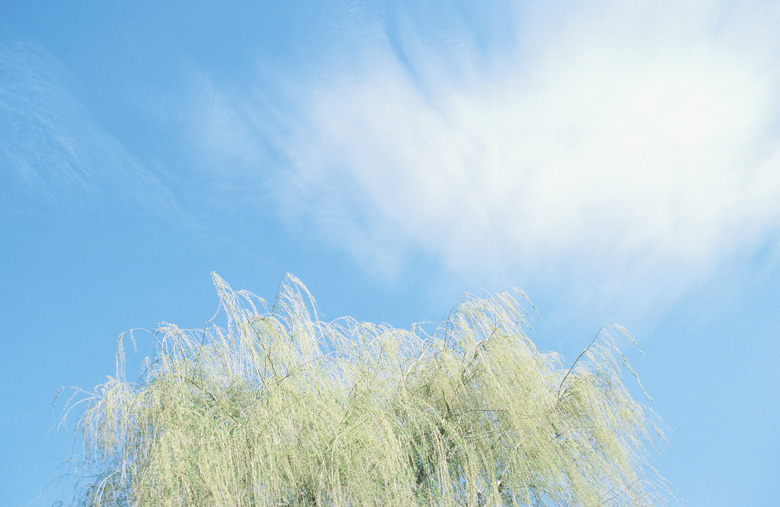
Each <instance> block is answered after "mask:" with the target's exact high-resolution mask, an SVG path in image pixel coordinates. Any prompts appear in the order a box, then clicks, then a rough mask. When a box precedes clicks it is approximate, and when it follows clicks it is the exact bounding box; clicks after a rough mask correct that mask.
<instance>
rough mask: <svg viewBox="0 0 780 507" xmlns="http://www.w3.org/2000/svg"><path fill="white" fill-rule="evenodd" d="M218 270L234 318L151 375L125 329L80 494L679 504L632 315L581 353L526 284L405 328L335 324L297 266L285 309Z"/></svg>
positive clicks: (85, 411) (97, 394)
mask: <svg viewBox="0 0 780 507" xmlns="http://www.w3.org/2000/svg"><path fill="white" fill-rule="evenodd" d="M212 276H213V280H214V284H215V286H216V289H217V292H218V295H219V298H220V301H221V312H218V313H223V317H224V320H225V321H226V322H223V325H222V326H219V325H216V324H215V323H214V318H212V320H210V321H209V322H208V323H207V325H206V326H204V328H203V329H201V330H183V329H180V328H178V327H177V326H175V325H173V324H168V323H163V324H160V325H159V326H158V327H157V328H156V329H155V330H154V331H153V332H152V334H153V336H154V337H155V343H156V348H157V350H156V355H155V357H153V358H148V359H147V360H146V361H145V363H144V371H143V373H142V375H141V377H140V379H139V380H138V381H137V382H128V381H127V380H126V379H125V376H124V369H125V366H124V349H123V344H122V342H123V338H126V336H125V335H123V336H120V339H119V345H118V352H117V372H116V376H115V377H113V378H112V377H108V379H107V381H106V382H105V383H104V384H102V385H100V386H98V387H97V388H95V389H94V391H91V392H87V391H76V392H75V393H74V396H73V397H71V399H70V400H69V401H68V402H67V403H66V407H65V410H64V412H63V417H62V421H61V422H62V424H64V423H65V420H66V418H68V417H69V416H70V417H72V418H73V417H76V418H77V423H76V427H77V429H78V430H79V432H80V434H81V435H82V436H83V445H82V450H81V451H80V452H79V453H78V456H76V457H75V458H74V462H75V463H76V465H75V470H74V473H75V475H76V476H77V477H79V481H78V482H77V486H76V488H75V492H74V499H73V502H74V503H77V504H81V505H415V504H422V505H470V506H471V505H474V506H476V505H497V504H507V505H587V506H590V505H656V504H660V503H668V502H667V498H668V493H667V492H668V488H667V487H666V486H665V483H664V481H663V479H662V478H661V477H660V476H658V474H657V473H655V471H654V469H653V468H652V467H651V466H650V465H649V463H648V461H647V458H648V451H649V450H650V449H652V448H653V447H654V445H655V442H658V441H659V440H663V433H662V428H661V424H662V423H661V422H660V420H658V419H657V417H655V416H654V415H653V413H652V412H651V411H650V410H649V409H648V408H646V407H644V406H642V405H641V404H640V403H638V402H637V401H635V400H634V399H633V398H632V397H631V396H630V394H629V392H628V391H627V389H626V387H625V386H624V384H623V383H622V380H621V379H622V371H623V370H624V367H628V369H629V370H630V366H629V365H628V363H627V361H626V360H625V357H624V356H623V355H622V354H621V353H620V352H619V350H618V348H617V347H616V345H615V337H616V336H615V335H616V334H617V333H619V332H622V328H619V327H613V328H608V329H604V330H602V331H601V332H600V333H599V335H597V337H596V339H594V341H593V342H592V343H591V344H590V345H589V346H588V347H587V348H586V349H585V350H584V351H583V353H582V354H581V355H580V356H579V357H578V358H577V359H576V360H575V361H573V363H570V364H565V363H564V362H563V360H562V358H561V357H559V356H558V355H556V354H554V353H549V352H540V351H539V350H538V349H537V348H536V347H535V346H534V344H533V343H532V342H531V341H530V340H529V339H528V337H527V336H526V330H527V328H526V324H525V319H526V316H527V315H526V314H525V312H524V310H523V309H522V307H521V306H520V305H519V303H518V301H517V298H516V296H517V295H518V294H522V293H520V292H519V291H517V292H503V293H500V294H497V295H495V296H492V297H489V298H474V297H467V298H464V299H463V300H462V301H461V303H460V304H458V306H457V307H455V308H454V309H453V311H452V312H451V313H450V315H449V317H448V319H447V320H446V321H445V322H443V323H442V324H440V325H439V326H437V327H436V328H435V329H431V328H430V327H429V328H428V330H429V331H425V330H424V329H423V327H424V326H413V327H412V328H411V329H410V330H402V329H395V328H392V327H390V326H387V325H376V324H370V323H363V322H357V321H355V320H354V319H351V318H342V319H339V320H336V321H333V322H323V321H320V320H319V319H318V317H317V314H316V310H315V306H314V301H313V299H312V298H311V295H310V294H309V292H308V291H307V289H306V288H305V287H304V285H303V284H302V283H301V282H300V281H298V280H297V279H296V278H295V277H293V276H291V275H287V276H286V278H285V279H284V280H283V283H282V284H281V285H280V288H279V292H278V293H277V295H276V298H275V300H274V302H273V304H272V305H270V306H269V305H266V304H265V303H264V302H263V301H262V300H261V299H260V298H258V297H256V296H255V295H253V294H251V293H249V292H246V291H233V290H232V289H231V288H230V287H229V286H228V284H227V283H225V281H224V280H222V278H220V277H219V276H218V275H216V274H212ZM130 337H132V335H130ZM630 371H632V372H633V370H630Z"/></svg>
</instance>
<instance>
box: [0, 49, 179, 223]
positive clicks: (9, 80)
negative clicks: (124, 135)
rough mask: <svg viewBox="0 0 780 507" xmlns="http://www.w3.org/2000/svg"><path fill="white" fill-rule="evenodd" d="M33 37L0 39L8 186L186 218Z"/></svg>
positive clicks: (74, 201) (2, 146)
mask: <svg viewBox="0 0 780 507" xmlns="http://www.w3.org/2000/svg"><path fill="white" fill-rule="evenodd" d="M66 75H67V72H66V70H65V69H63V68H62V67H61V65H60V64H59V62H58V61H57V60H56V58H54V57H53V56H51V55H50V54H49V53H47V52H46V50H45V49H43V48H42V47H40V46H39V45H37V44H34V43H18V44H16V45H11V46H0V76H1V77H0V126H2V132H3V135H2V136H0V163H1V164H2V167H3V171H2V181H3V186H4V190H5V193H6V194H7V195H8V196H13V197H14V198H15V199H19V198H20V197H23V198H24V199H25V200H27V199H29V201H27V202H34V203H47V204H48V205H52V206H54V207H55V208H57V209H67V210H70V211H75V212H84V211H86V210H89V209H99V210H104V209H119V208H123V209H126V210H127V209H131V210H135V211H138V210H143V211H144V212H146V213H153V214H155V215H158V216H164V217H167V218H169V219H173V220H177V221H181V220H182V219H185V218H186V213H184V212H183V211H182V210H181V209H180V208H179V206H178V205H177V204H176V200H175V199H174V196H173V194H172V193H171V191H170V190H169V189H168V188H167V186H166V185H165V183H163V181H161V180H160V178H159V177H158V176H157V175H156V174H154V173H153V172H152V171H150V170H149V169H147V168H146V167H144V164H143V163H142V162H141V161H139V160H138V159H137V158H136V157H134V156H133V155H132V154H130V153H128V152H127V150H126V149H125V147H124V146H123V144H122V143H121V142H120V141H119V140H118V139H117V138H115V137H114V136H112V135H111V134H109V133H107V132H105V131H104V130H103V129H102V128H101V127H100V125H99V124H98V122H97V121H96V120H95V118H94V117H93V116H92V114H91V113H90V111H89V110H88V109H87V108H86V107H85V106H84V104H83V103H82V102H81V101H80V100H79V99H78V98H77V97H76V96H74V95H73V93H71V92H70V91H69V87H68V86H67V84H66V78H65V76H66Z"/></svg>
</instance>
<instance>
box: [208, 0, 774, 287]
mask: <svg viewBox="0 0 780 507" xmlns="http://www.w3.org/2000/svg"><path fill="white" fill-rule="evenodd" d="M452 5H453V6H454V7H453V9H451V10H450V11H447V12H445V14H444V15H441V12H439V13H438V14H437V15H439V18H437V20H436V22H435V23H434V22H433V21H431V25H432V26H433V27H435V29H431V27H429V26H427V25H426V20H429V21H430V20H432V18H431V17H430V16H429V15H428V14H426V13H424V12H410V11H409V10H403V9H402V10H394V9H388V10H387V11H386V12H385V13H384V14H383V15H382V16H384V18H381V16H380V18H381V19H380V21H381V22H377V23H374V24H370V23H367V24H366V25H365V26H366V27H373V28H374V29H375V30H374V31H371V32H370V33H367V32H366V30H363V31H362V32H361V33H360V35H359V37H360V40H361V41H362V44H356V45H355V46H354V49H353V50H352V51H351V52H349V53H347V54H341V55H340V56H338V57H334V58H333V60H332V61H329V62H327V63H326V64H323V63H322V62H318V65H319V66H320V67H324V68H325V69H326V70H325V71H323V72H321V73H319V74H318V75H317V76H316V78H314V79H310V80H308V81H307V83H306V85H305V86H303V87H302V89H301V87H300V86H299V88H298V89H297V90H296V92H295V94H293V95H294V96H292V97H291V100H290V103H289V104H290V115H289V116H290V117H294V119H295V121H297V122H298V124H297V127H296V128H292V129H289V130H287V131H284V132H282V131H280V132H275V133H269V132H264V133H262V134H258V136H257V137H256V138H255V141H254V142H255V143H260V142H264V143H269V141H270V144H272V145H273V146H274V149H275V150H277V152H278V153H281V154H283V156H284V159H285V162H286V164H287V165H286V166H285V167H284V168H283V169H280V170H278V171H276V172H275V176H274V182H275V188H276V192H277V197H278V202H279V203H280V206H282V209H283V210H285V211H284V212H285V213H286V214H287V215H288V216H294V217H297V219H298V220H300V221H301V222H303V223H306V224H307V226H306V227H313V228H315V229H316V230H317V231H318V233H319V234H321V235H323V236H324V237H327V238H330V239H331V240H332V241H333V242H334V243H335V244H338V245H340V246H342V247H345V248H346V249H347V250H348V251H349V252H350V253H351V254H352V255H354V256H355V257H356V258H357V259H359V260H360V261H361V262H362V263H364V265H366V266H367V267H368V268H369V269H372V270H379V271H384V272H385V274H386V275H387V276H394V275H396V274H398V273H400V272H402V270H403V266H404V262H405V258H406V256H407V255H409V254H410V253H412V252H418V253H419V252H423V253H424V254H426V255H429V256H431V257H433V258H436V259H438V260H439V261H440V262H441V263H442V264H443V265H445V266H446V267H447V268H448V269H449V270H451V271H453V272H456V273H479V274H482V275H486V276H492V277H495V278H500V277H503V276H504V275H506V274H507V273H518V272H521V273H527V274H528V276H533V275H532V273H538V272H551V271H560V270H564V271H566V270H570V271H572V272H581V273H586V274H587V276H592V275H593V273H601V274H603V275H604V276H613V277H620V276H624V275H625V274H626V273H644V275H643V276H645V279H653V278H657V275H658V273H660V272H663V273H665V275H664V276H665V277H666V278H667V279H668V280H672V281H679V282H680V283H685V280H688V279H690V277H691V276H696V274H697V273H699V274H703V273H707V272H709V270H711V269H712V268H713V267H714V266H716V265H717V264H718V263H719V262H721V261H722V260H723V259H725V258H726V257H728V256H729V255H731V254H733V253H735V252H738V251H743V250H745V249H750V248H753V247H754V246H755V245H757V244H758V243H760V242H762V241H764V240H766V238H767V237H769V236H771V235H772V234H776V233H777V228H778V225H777V224H778V223H780V169H779V168H780V131H778V125H780V102H779V100H778V97H780V93H778V92H780V70H777V69H780V65H778V63H780V62H779V61H778V60H779V59H778V56H780V52H779V51H778V50H779V49H780V46H778V43H777V40H776V27H777V26H780V9H778V8H777V7H775V6H773V5H771V4H770V3H759V2H757V3H754V4H751V5H750V6H745V5H744V4H740V5H737V4H736V3H734V2H728V1H711V2H634V3H631V4H630V5H628V4H623V3H612V2H595V3H593V2H584V3H581V4H567V6H565V8H564V6H562V5H557V4H556V3H554V2H553V3H550V4H548V5H547V6H544V7H538V8H534V9H535V10H534V9H526V10H525V11H522V12H518V11H513V10H512V9H509V8H508V7H507V8H505V9H503V8H502V9H497V10H494V11H492V12H490V11H487V12H483V13H470V12H467V8H466V7H465V6H462V5H461V4H456V3H453V4H452ZM459 5H460V7H458V6H459ZM417 8H419V9H423V8H422V7H413V6H412V7H409V9H417ZM353 35H354V34H353ZM349 36H350V35H345V37H349ZM328 69H329V70H328ZM244 98H245V100H244V102H243V103H242V104H243V105H242V106H241V109H243V108H246V109H247V110H252V108H253V100H252V99H251V93H249V92H247V93H245V94H244ZM215 118H216V117H215ZM222 118H224V116H222ZM217 119H218V118H217ZM242 122H244V124H248V123H247V120H246V118H245V119H244V120H242ZM252 142H253V141H252V140H247V143H249V144H251V143H252ZM610 273H611V275H610Z"/></svg>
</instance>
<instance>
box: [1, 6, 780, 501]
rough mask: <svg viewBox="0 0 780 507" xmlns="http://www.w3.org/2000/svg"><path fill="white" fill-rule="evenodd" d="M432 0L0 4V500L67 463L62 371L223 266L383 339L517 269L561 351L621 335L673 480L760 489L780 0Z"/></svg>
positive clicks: (773, 364) (771, 427)
mask: <svg viewBox="0 0 780 507" xmlns="http://www.w3.org/2000/svg"><path fill="white" fill-rule="evenodd" d="M420 4H422V2H412V1H409V2H403V1H396V2H392V1H388V2H379V1H365V2H357V1H351V2H349V1H347V2H343V1H342V2H328V1H324V2H323V1H317V2H314V1H309V2H306V1H285V2H282V1H269V2H221V3H209V2H199V3H192V2H167V3H165V5H161V4H160V3H159V2H150V1H136V2H116V3H111V4H109V3H102V2H67V3H55V4H52V3H44V2H37V1H24V2H21V1H15V0H6V1H5V2H4V4H3V7H2V12H3V13H2V15H0V224H2V225H1V226H2V229H1V230H2V236H3V241H2V243H0V285H1V286H2V289H3V290H1V291H0V308H2V310H0V311H1V312H2V313H1V315H2V322H3V325H2V326H0V406H1V407H2V411H0V435H1V436H0V477H2V480H0V498H2V499H3V502H2V503H3V504H5V505H24V504H25V503H27V502H35V501H36V497H38V495H39V494H40V493H41V492H42V490H43V489H44V487H45V486H46V485H47V483H48V481H49V480H50V479H52V478H54V477H56V476H57V466H58V465H59V464H60V463H61V462H62V461H63V460H64V459H65V458H66V457H67V454H68V451H69V449H70V443H71V439H72V438H73V433H72V426H71V428H70V430H69V431H67V432H59V433H58V432H56V431H50V429H51V428H52V427H53V426H55V425H56V422H57V418H58V415H59V411H60V410H61V406H62V404H61V403H60V405H59V406H58V407H55V408H52V401H53V399H54V396H55V394H56V393H57V391H58V389H59V388H60V387H61V386H71V385H73V386H78V387H82V388H91V387H92V386H94V385H96V384H98V383H100V382H102V381H103V380H104V379H105V377H106V375H110V374H112V373H113V370H114V353H115V344H116V338H117V336H118V335H119V334H120V333H122V332H123V331H126V330H128V329H131V328H147V329H151V328H153V327H154V326H155V325H156V324H157V323H159V322H161V321H169V322H174V323H176V324H178V325H180V326H183V327H200V326H201V325H202V324H203V323H204V322H205V321H206V320H207V319H209V318H210V317H211V316H212V315H213V313H214V311H215V309H216V306H217V298H216V293H215V291H214V289H213V287H212V286H211V279H210V276H209V273H210V272H211V271H216V272H217V273H219V274H220V275H221V276H222V277H223V278H224V279H225V280H226V281H227V282H228V283H230V284H231V285H232V286H233V287H234V288H241V289H248V290H251V291H253V292H255V293H257V294H258V295H260V296H261V297H264V298H266V299H268V298H271V297H273V295H274V293H275V290H276V287H277V285H278V282H279V280H280V278H281V277H282V275H283V274H284V273H285V272H291V273H293V274H295V275H296V276H297V277H299V278H300V279H301V280H302V281H303V282H304V283H305V284H306V285H307V286H308V287H309V289H310V291H311V292H312V294H313V295H314V297H315V298H316V299H317V302H318V304H319V307H320V309H321V310H322V312H323V314H324V317H325V318H326V319H335V318H337V317H339V316H342V315H350V316H353V317H355V318H357V319H359V320H368V321H374V322H389V323H390V324H392V325H395V326H398V327H409V326H410V325H411V324H412V323H413V322H418V321H438V320H441V319H444V318H445V317H446V315H447V313H448V311H449V310H450V309H451V308H452V306H454V305H455V304H456V302H457V301H458V299H459V298H460V296H461V295H462V294H463V292H465V291H476V292H478V291H481V290H483V289H487V290H490V291H496V290H501V289H505V288H509V287H519V288H521V289H523V290H524V291H525V292H526V293H527V294H528V296H529V297H530V299H531V301H532V302H533V303H534V304H535V306H536V308H537V310H538V312H539V314H540V316H541V318H540V319H537V320H535V321H534V322H532V327H533V332H532V336H531V337H532V339H533V340H534V341H535V342H536V343H537V345H538V346H539V347H540V348H542V349H545V350H555V351H558V352H561V353H563V354H564V355H566V356H567V357H569V358H570V359H573V358H574V357H576V355H577V353H578V352H579V351H580V350H581V349H582V348H584V347H585V346H587V344H588V343H589V342H590V339H591V338H592V337H593V336H594V335H595V333H596V332H597V331H598V330H599V328H600V327H601V326H603V325H607V324H611V323H619V324H621V325H623V326H624V327H626V328H627V329H628V331H629V332H630V333H631V334H632V335H633V336H634V337H635V338H636V339H637V340H638V341H639V343H640V344H641V345H642V348H643V350H644V352H645V355H638V354H636V353H634V352H631V353H630V359H631V360H632V362H633V364H634V366H635V368H636V370H637V371H638V373H639V375H640V378H641V379H642V381H643V384H644V385H645V387H646V388H647V390H648V391H649V393H650V394H651V395H652V396H653V398H654V400H653V401H652V402H648V403H649V405H650V407H651V408H652V409H653V410H655V411H656V412H657V413H658V414H659V415H660V416H661V418H662V419H663V420H664V421H665V422H666V423H667V424H668V425H669V426H670V427H671V430H672V431H671V433H670V445H668V446H666V447H661V448H660V452H659V454H658V455H657V456H656V457H655V459H654V460H653V463H654V464H655V465H656V466H657V468H658V469H659V471H660V473H661V474H662V475H664V476H665V477H666V478H667V479H668V480H669V481H671V483H672V484H673V485H674V486H675V487H676V488H677V491H678V493H679V495H680V496H681V498H682V499H683V500H684V501H685V502H686V503H687V504H690V505H737V504H740V505H769V504H771V503H772V502H773V501H776V498H777V496H778V494H780V490H779V488H778V486H777V477H779V476H780V458H779V457H778V456H780V452H779V451H780V437H778V432H777V428H778V427H780V396H778V392H779V389H778V387H777V380H776V379H777V376H776V371H777V361H778V359H780V345H778V338H780V311H779V310H780V241H778V240H779V239H780V29H778V27H780V7H778V5H777V4H776V3H775V2H769V1H767V2H762V1H758V0H756V1H754V2H748V3H746V2H736V1H720V0H710V1H699V2H695V1H679V0H677V1H667V0H660V1H658V0H655V1H641V0H640V1H637V2H630V3H629V2H607V1H599V0H597V1H590V2H584V1H583V2H578V1H575V2H557V1H552V2H536V1H528V2H479V3H477V2H465V1H462V2H457V1H453V2H426V3H425V4H424V5H420ZM137 338H138V341H139V342H138V353H137V354H136V355H135V359H134V361H135V364H138V363H140V358H142V357H143V356H144V355H145V354H147V353H149V351H150V346H151V345H150V344H151V338H150V337H148V336H146V337H144V335H137ZM628 345H629V344H628V343H627V344H626V348H628ZM131 364H133V362H132V361H131ZM133 375H134V372H133V371H132V370H131V371H129V372H128V377H131V378H132V376H133ZM628 378H629V379H630V375H629V377H628ZM627 381H628V379H627ZM629 384H631V382H629ZM631 385H632V390H633V391H632V392H634V391H635V392H636V393H637V396H641V391H640V390H638V388H637V389H635V387H636V386H635V385H633V384H631ZM57 494H58V489H57V487H56V486H53V487H52V488H51V489H50V491H49V492H48V494H47V495H46V496H45V497H40V498H38V502H39V503H40V504H43V505H48V504H50V503H51V502H52V501H53V500H55V499H56V496H57Z"/></svg>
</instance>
